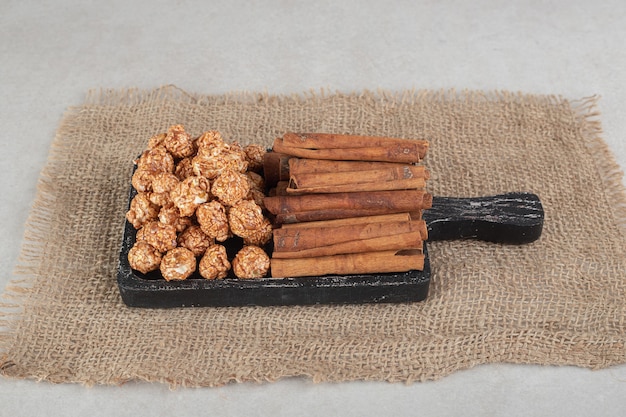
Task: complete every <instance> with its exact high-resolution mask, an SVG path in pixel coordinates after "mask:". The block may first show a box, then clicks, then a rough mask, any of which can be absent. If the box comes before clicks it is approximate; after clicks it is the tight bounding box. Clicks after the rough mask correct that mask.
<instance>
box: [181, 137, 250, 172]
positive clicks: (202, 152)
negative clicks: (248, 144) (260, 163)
mask: <svg viewBox="0 0 626 417" xmlns="http://www.w3.org/2000/svg"><path fill="white" fill-rule="evenodd" d="M191 165H192V167H193V172H194V173H195V174H196V175H198V176H201V177H205V178H208V179H211V180H212V179H215V178H217V176H218V175H220V174H221V173H222V172H223V171H225V170H227V169H230V170H233V171H237V172H241V173H243V172H246V169H247V168H248V162H247V161H246V159H245V157H244V155H243V152H240V151H238V150H237V147H232V145H227V144H224V146H221V147H218V148H210V147H207V146H200V147H199V148H198V153H197V154H196V156H195V157H194V158H193V159H192V160H191Z"/></svg>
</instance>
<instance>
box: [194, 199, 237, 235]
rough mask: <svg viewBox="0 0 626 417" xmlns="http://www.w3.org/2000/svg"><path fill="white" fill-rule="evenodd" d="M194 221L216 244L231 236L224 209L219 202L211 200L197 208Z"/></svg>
mask: <svg viewBox="0 0 626 417" xmlns="http://www.w3.org/2000/svg"><path fill="white" fill-rule="evenodd" d="M196 219H197V220H198V223H199V224H200V228H201V229H202V231H203V232H204V233H205V234H206V235H207V236H209V237H212V238H215V240H217V241H218V242H223V241H225V240H226V239H228V238H229V237H230V236H231V234H230V229H229V227H228V217H227V216H226V209H225V208H224V206H223V205H222V204H221V203H220V202H219V201H216V200H213V201H211V202H209V203H205V204H202V205H201V206H200V207H198V208H197V209H196Z"/></svg>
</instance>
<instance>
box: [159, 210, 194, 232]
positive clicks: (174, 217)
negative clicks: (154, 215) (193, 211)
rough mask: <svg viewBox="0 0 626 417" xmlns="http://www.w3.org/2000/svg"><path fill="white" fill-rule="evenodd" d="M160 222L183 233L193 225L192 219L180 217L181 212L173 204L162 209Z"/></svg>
mask: <svg viewBox="0 0 626 417" xmlns="http://www.w3.org/2000/svg"><path fill="white" fill-rule="evenodd" d="M159 221H160V222H161V223H163V224H169V225H171V226H174V228H175V229H176V231H177V232H182V231H183V230H185V229H186V228H187V227H189V226H191V224H192V223H193V222H192V220H191V218H190V217H185V216H181V215H180V210H179V209H178V207H176V206H175V205H174V204H173V203H168V204H166V205H164V206H163V207H161V210H160V211H159Z"/></svg>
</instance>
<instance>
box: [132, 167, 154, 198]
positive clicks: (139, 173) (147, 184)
mask: <svg viewBox="0 0 626 417" xmlns="http://www.w3.org/2000/svg"><path fill="white" fill-rule="evenodd" d="M153 180H154V172H152V171H148V170H146V169H138V170H136V171H135V173H134V174H133V177H132V178H131V180H130V183H131V184H132V185H133V187H134V188H135V190H137V191H138V192H140V193H143V192H147V191H152V181H153Z"/></svg>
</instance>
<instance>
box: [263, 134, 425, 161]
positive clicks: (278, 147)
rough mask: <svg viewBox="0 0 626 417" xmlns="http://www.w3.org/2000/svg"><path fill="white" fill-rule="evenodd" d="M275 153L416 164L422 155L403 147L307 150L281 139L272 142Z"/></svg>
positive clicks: (305, 156)
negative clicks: (287, 143) (286, 143)
mask: <svg viewBox="0 0 626 417" xmlns="http://www.w3.org/2000/svg"><path fill="white" fill-rule="evenodd" d="M272 148H273V150H274V151H275V152H280V153H284V154H287V155H293V156H297V157H300V158H311V159H334V160H341V161H383V162H400V163H417V162H419V161H421V160H422V158H423V155H422V153H420V152H418V151H417V150H416V149H410V148H407V147H405V146H395V147H386V146H365V147H360V148H324V149H308V148H297V147H294V146H288V145H285V143H284V142H283V139H282V138H278V139H276V140H274V144H273V147H272Z"/></svg>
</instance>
